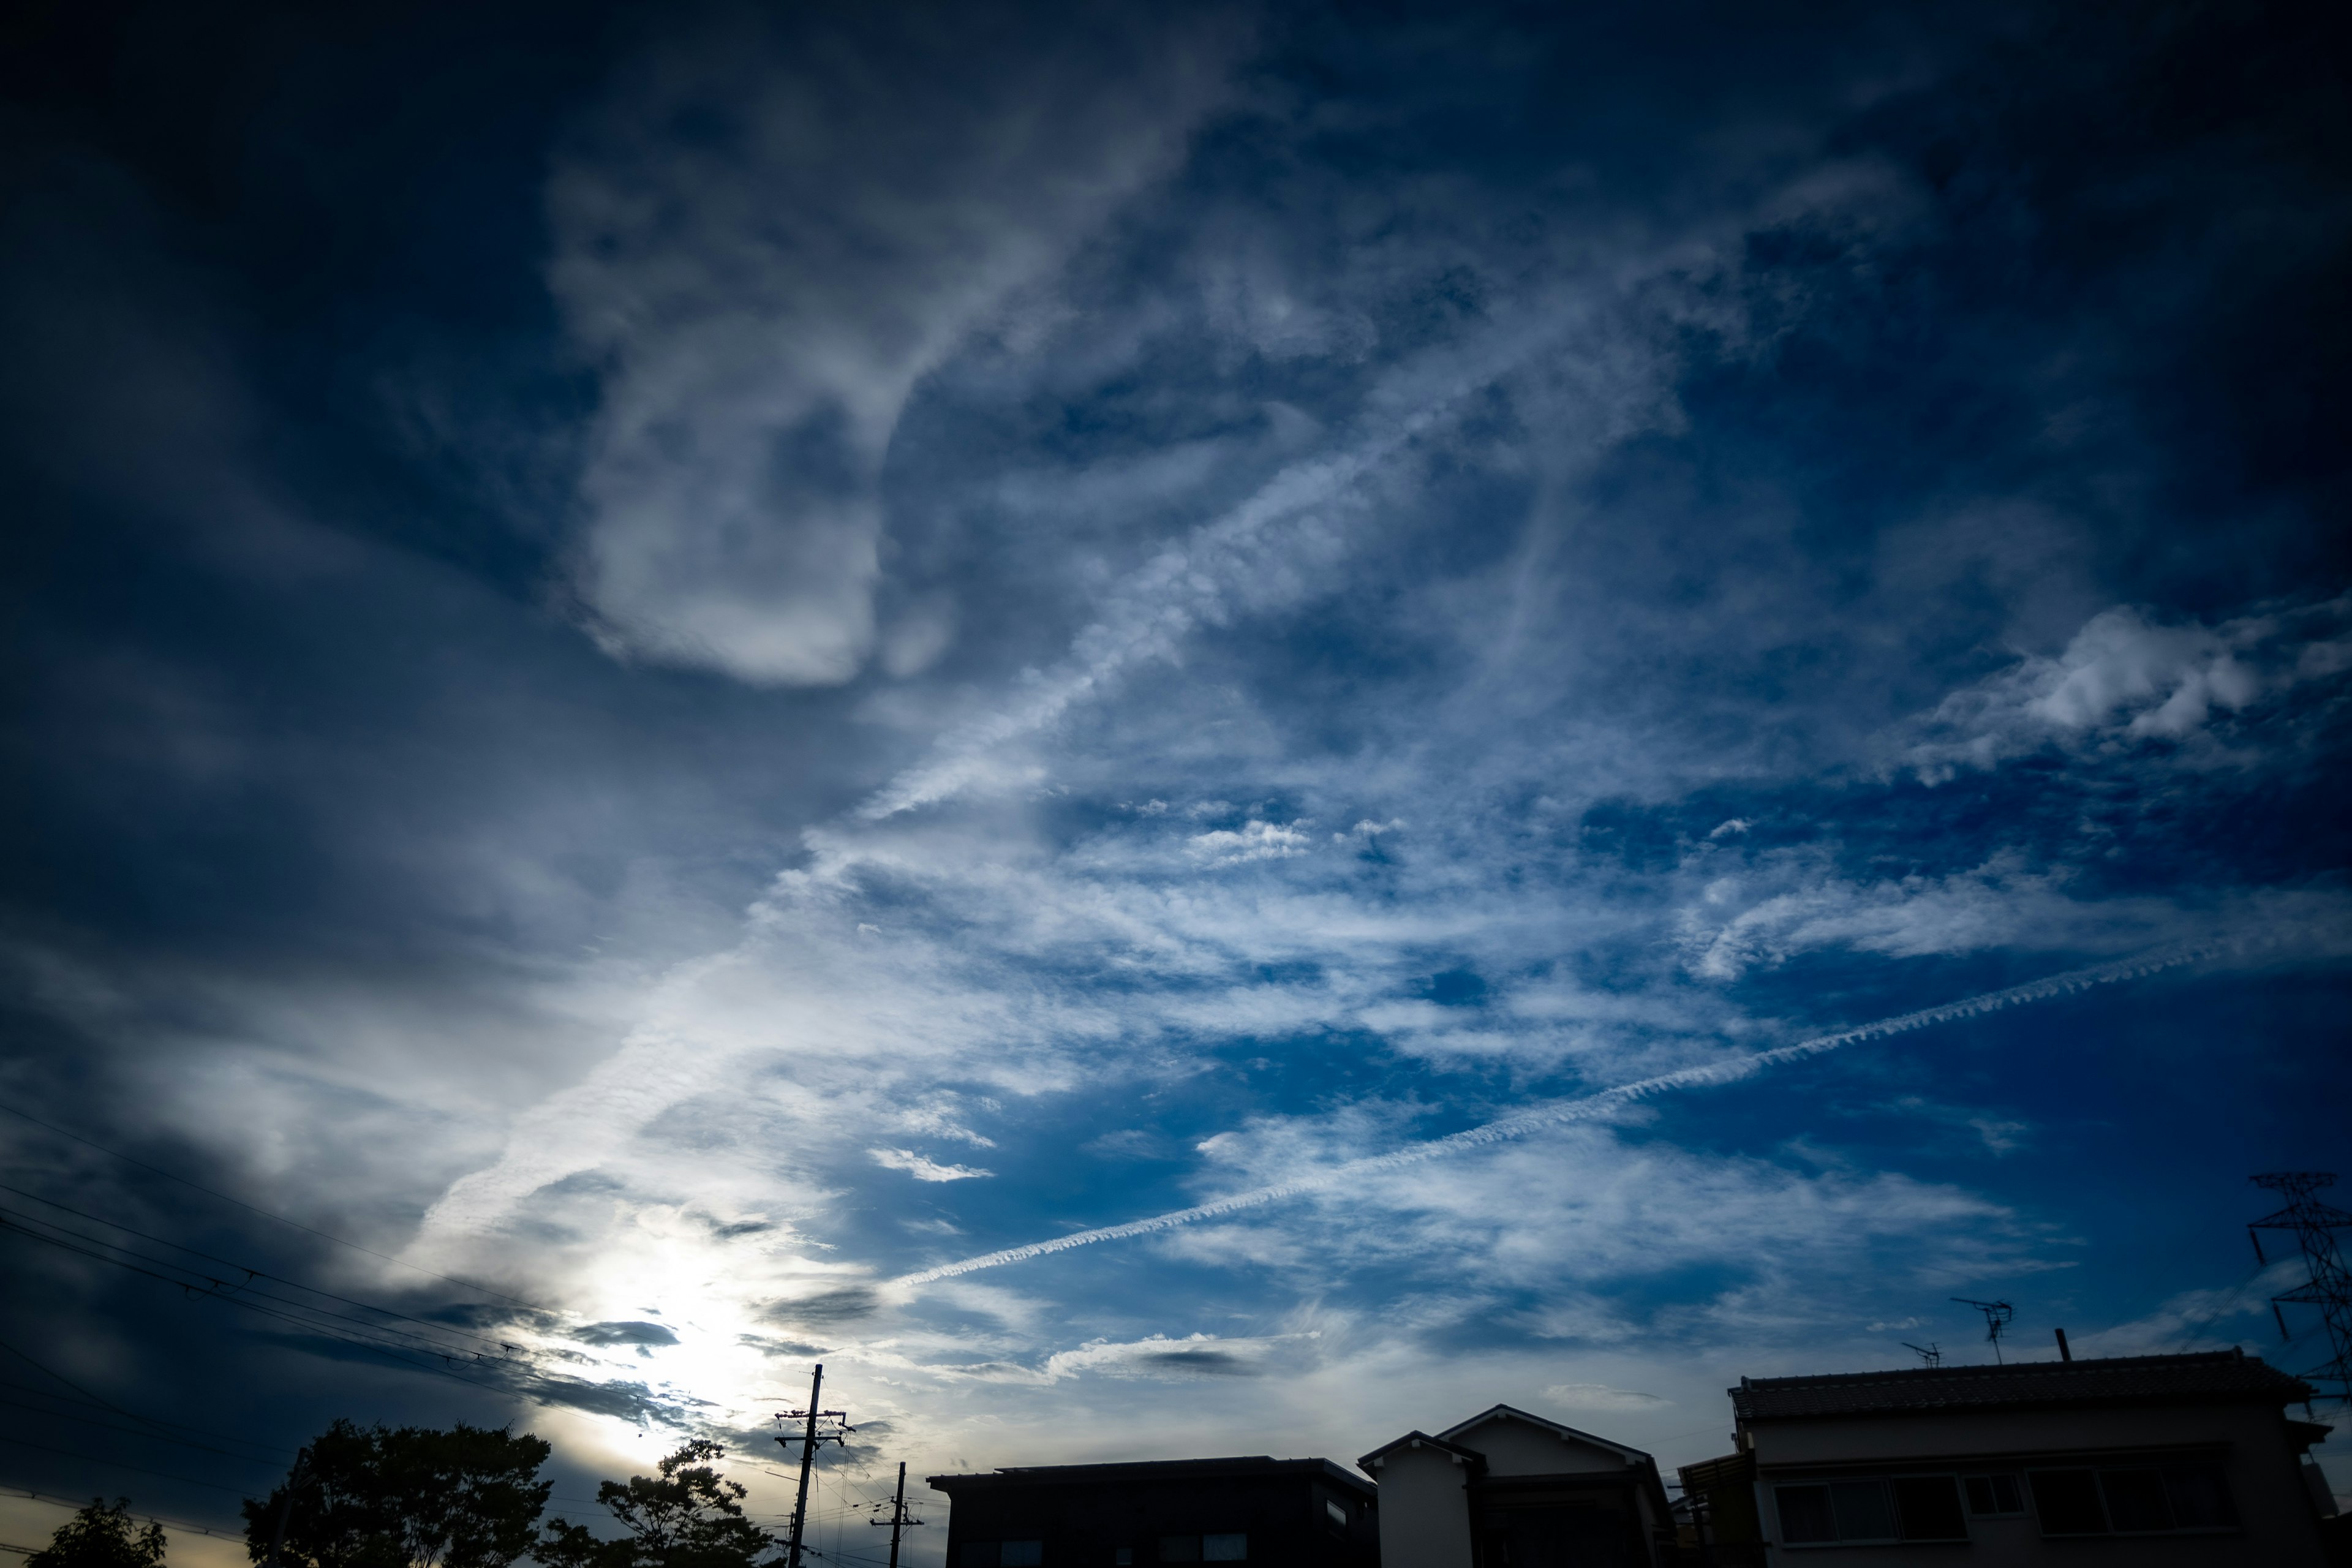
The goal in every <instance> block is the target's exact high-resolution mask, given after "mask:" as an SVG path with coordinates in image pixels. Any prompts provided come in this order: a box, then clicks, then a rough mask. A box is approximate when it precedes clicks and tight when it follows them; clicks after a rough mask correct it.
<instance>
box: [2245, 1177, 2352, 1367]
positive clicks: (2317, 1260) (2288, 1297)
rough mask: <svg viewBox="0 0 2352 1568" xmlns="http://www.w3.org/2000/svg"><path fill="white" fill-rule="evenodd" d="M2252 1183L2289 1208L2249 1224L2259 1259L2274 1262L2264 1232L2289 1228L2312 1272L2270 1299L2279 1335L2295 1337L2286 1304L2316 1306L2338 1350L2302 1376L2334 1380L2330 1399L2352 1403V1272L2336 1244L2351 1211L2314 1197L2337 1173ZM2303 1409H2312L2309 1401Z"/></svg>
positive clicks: (2261, 1179)
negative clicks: (2266, 1251) (2280, 1196)
mask: <svg viewBox="0 0 2352 1568" xmlns="http://www.w3.org/2000/svg"><path fill="white" fill-rule="evenodd" d="M2253 1183H2254V1185H2256V1186H2258V1187H2268V1188H2269V1189H2270V1190H2271V1191H2273V1192H2274V1193H2279V1194H2284V1196H2285V1198H2286V1207H2284V1208H2283V1209H2281V1210H2279V1211H2278V1212H2277V1213H2276V1214H2273V1215H2263V1217H2262V1218H2260V1219H2258V1220H2255V1221H2254V1222H2253V1223H2252V1224H2251V1225H2249V1226H2246V1235H2247V1237H2249V1238H2251V1239H2252V1242H2253V1244H2254V1257H2255V1258H2256V1259H2257V1260H2258V1261H2260V1262H2263V1263H2268V1262H2269V1261H2270V1259H2269V1258H2264V1257H2263V1237H2262V1233H2263V1231H2266V1230H2291V1231H2293V1232H2294V1237H2295V1240H2296V1241H2297V1242H2298V1243H2300V1244H2301V1246H2302V1247H2303V1261H2304V1267H2305V1268H2306V1269H2308V1270H2309V1272H2310V1276H2311V1277H2310V1278H2309V1279H2306V1280H2305V1281H2304V1282H2303V1283H2302V1284H2301V1285H2298V1286H2296V1287H2295V1288H2294V1289H2292V1290H2288V1291H2284V1292H2283V1293H2281V1294H2279V1295H2276V1296H2273V1297H2272V1298H2271V1314H2272V1316H2273V1317H2275V1318H2276V1319H2277V1320H2278V1326H2279V1337H2280V1338H2281V1339H2283V1340H2290V1341H2291V1340H2293V1339H2294V1335H2292V1334H2290V1333H2288V1332H2287V1330H2286V1311H2285V1308H2284V1305H2283V1303H2287V1302H2294V1303H2295V1304H2297V1305H2302V1306H2312V1307H2316V1308H2318V1309H2319V1315H2320V1320H2321V1327H2322V1328H2323V1329H2325V1330H2326V1334H2327V1348H2328V1349H2329V1350H2330V1351H2331V1352H2334V1354H2333V1355H2332V1356H2331V1357H2330V1358H2329V1359H2328V1360H2327V1361H2326V1363H2323V1364H2321V1365H2319V1366H2315V1367H2313V1368H2312V1369H2311V1370H2310V1371H2308V1372H2306V1373H2304V1374H2303V1375H2304V1376H2305V1378H2307V1379H2309V1380H2310V1381H2311V1382H2313V1383H2332V1384H2335V1385H2336V1392H2335V1393H2334V1394H2332V1395H2330V1396H2329V1397H2331V1398H2334V1399H2336V1400H2337V1401H2339V1402H2341V1403H2345V1404H2347V1405H2352V1272H2347V1270H2346V1268H2345V1267H2344V1254H2343V1252H2342V1251H2341V1250H2339V1249H2338V1248H2337V1247H2336V1232H2337V1231H2339V1230H2342V1229H2345V1228H2346V1227H2347V1226H2352V1214H2346V1213H2345V1212H2344V1211H2343V1210H2342V1209H2339V1208H2334V1207H2331V1206H2330V1205H2326V1204H2324V1203H2321V1202H2320V1201H2319V1199H2318V1198H2317V1197H2316V1196H2315V1195H2314V1194H2316V1193H2317V1192H2318V1191H2319V1189H2320V1188H2322V1187H2332V1186H2334V1185H2335V1184H2336V1173H2335V1172H2333V1171H2272V1172H2269V1173H2266V1174H2263V1175H2260V1176H2256V1177H2254V1178H2253ZM2305 1409H2306V1411H2307V1410H2308V1409H2309V1405H2308V1403H2306V1405H2305Z"/></svg>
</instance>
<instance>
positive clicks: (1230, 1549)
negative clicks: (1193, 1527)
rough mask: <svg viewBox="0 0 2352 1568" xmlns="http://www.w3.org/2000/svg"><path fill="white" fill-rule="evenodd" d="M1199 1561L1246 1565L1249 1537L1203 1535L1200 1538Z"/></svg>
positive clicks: (1240, 1535) (1239, 1535) (1237, 1534)
mask: <svg viewBox="0 0 2352 1568" xmlns="http://www.w3.org/2000/svg"><path fill="white" fill-rule="evenodd" d="M1201 1561H1202V1562H1203V1563H1246V1562H1248V1561H1249V1537H1248V1536H1246V1535H1243V1534H1240V1533H1238V1532H1237V1533H1235V1534H1232V1535H1204V1536H1202V1537H1201Z"/></svg>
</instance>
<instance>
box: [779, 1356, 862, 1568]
mask: <svg viewBox="0 0 2352 1568" xmlns="http://www.w3.org/2000/svg"><path fill="white" fill-rule="evenodd" d="M823 1393H824V1363H822V1362H820V1363H818V1364H817V1369H816V1376H815V1377H814V1378H813V1379H811V1380H810V1382H809V1402H808V1408H807V1409H806V1410H782V1411H778V1412H777V1413H776V1422H777V1424H778V1425H779V1426H781V1425H782V1424H783V1423H784V1422H787V1421H800V1422H804V1423H806V1425H805V1426H803V1428H802V1429H801V1430H800V1431H798V1432H789V1431H787V1432H782V1433H780V1434H778V1435H777V1437H776V1441H777V1442H778V1443H780V1444H782V1446H783V1447H787V1448H789V1447H792V1446H793V1444H794V1443H798V1444H799V1445H800V1446H801V1489H800V1494H799V1495H798V1496H797V1497H796V1498H795V1499H794V1500H793V1534H792V1544H791V1545H790V1546H789V1547H788V1548H787V1549H786V1551H785V1553H784V1568H801V1537H802V1535H803V1532H804V1531H806V1530H807V1528H808V1489H809V1468H810V1467H811V1466H813V1465H814V1464H815V1462H816V1450H817V1445H818V1444H820V1443H838V1444H840V1445H841V1446H842V1447H849V1435H850V1434H851V1433H852V1432H855V1431H856V1430H857V1428H856V1427H855V1426H851V1425H850V1424H849V1413H848V1412H847V1411H845V1410H820V1409H818V1408H817V1406H818V1405H820V1404H822V1403H823V1400H822V1399H821V1398H820V1397H819V1396H820V1395H821V1394H823Z"/></svg>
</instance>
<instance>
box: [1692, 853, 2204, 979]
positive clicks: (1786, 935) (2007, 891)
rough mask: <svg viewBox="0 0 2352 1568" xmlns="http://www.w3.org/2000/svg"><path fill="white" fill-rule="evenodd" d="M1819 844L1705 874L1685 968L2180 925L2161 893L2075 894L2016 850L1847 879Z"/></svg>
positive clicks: (2141, 932)
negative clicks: (1932, 871) (1940, 868)
mask: <svg viewBox="0 0 2352 1568" xmlns="http://www.w3.org/2000/svg"><path fill="white" fill-rule="evenodd" d="M1828 866H1829V858H1828V857H1827V856H1826V855H1824V854H1822V852H1820V851H1817V850H1810V849H1809V850H1790V851H1780V852H1776V853H1774V854H1772V855H1769V856H1765V857H1761V858H1759V859H1757V860H1756V861H1754V862H1752V863H1751V864H1749V865H1748V867H1746V868H1743V869H1741V870H1739V871H1737V872H1732V873H1727V874H1726V875H1724V876H1721V877H1717V878H1716V879H1713V880H1712V881H1710V882H1709V883H1708V884H1707V885H1706V887H1705V888H1704V889H1702V890H1701V891H1700V893H1699V896H1698V897H1696V899H1693V900H1690V901H1689V902H1687V903H1685V905H1684V907H1683V909H1682V910H1681V912H1680V915H1679V921H1680V923H1681V927H1682V942H1683V950H1684V952H1685V954H1686V955H1687V956H1686V962H1687V963H1689V965H1690V968H1691V972H1692V973H1695V974H1698V975H1700V976H1703V977H1705V978H1706V979H1709V980H1735V979H1737V978H1738V977H1739V976H1740V975H1741V974H1743V973H1747V972H1748V970H1750V969H1755V968H1759V967H1760V968H1770V967H1772V966H1774V965H1777V964H1780V963H1786V962H1787V961H1788V960H1789V959H1790V958H1792V957H1794V956H1796V955H1797V954H1799V953H1801V952H1811V951H1813V950H1816V949H1821V948H1832V947H1839V948H1847V949H1851V950H1853V951H1855V952H1876V953H1884V954H1885V955H1887V956H1889V957H1894V958H1917V957H1924V956H1927V955H1928V954H1932V953H1956V952H1979V951H1982V950H1983V949H1986V948H1990V947H2008V946H2029V947H2035V948H2041V949H2044V950H2051V949H2059V950H2066V951H2076V952H2124V951H2127V950H2130V949H2133V948H2138V947H2147V946H2150V945H2152V944H2153V943H2155V942H2158V941H2160V940H2163V939H2165V938H2168V937H2171V936H2174V935H2177V934H2178V933H2177V932H2176V931H2174V930H2172V929H2171V927H2172V926H2173V924H2174V922H2176V921H2177V920H2178V918H2179V917H2178V914H2177V912H2176V911H2175V910H2173V909H2172V907H2171V906H2170V905H2169V904H2168V903H2165V902H2162V901H2160V900H2113V899H2110V900H2095V901H2090V900H2075V899H2074V898H2072V897H2070V896H2069V895H2068V892H2067V884H2068V881H2069V877H2068V875H2067V874H2066V873H2065V872H2064V871H2063V870H2059V869H2053V870H2038V871H2037V870H2033V869H2032V868H2029V867H2028V865H2027V863H2026V861H2025V860H2024V858H2023V857H2022V856H2021V855H2019V854H2017V853H2016V852H2015V851H2011V850H2004V851H2001V852H2000V853H1999V854H1996V855H1995V856H1994V857H1993V858H1991V859H1990V860H1988V861H1986V862H1985V863H1984V864H1983V865H1981V866H1978V867H1975V868H1971V869H1969V870H1966V871H1958V872H1954V873H1952V874H1951V875H1949V876H1944V877H1927V876H1919V875H1916V874H1915V875H1911V876H1906V877H1900V878H1893V879H1886V880H1884V881H1877V882H1852V881H1848V880H1845V879H1843V878H1840V877H1837V876H1835V875H1833V874H1830V873H1829V871H1828Z"/></svg>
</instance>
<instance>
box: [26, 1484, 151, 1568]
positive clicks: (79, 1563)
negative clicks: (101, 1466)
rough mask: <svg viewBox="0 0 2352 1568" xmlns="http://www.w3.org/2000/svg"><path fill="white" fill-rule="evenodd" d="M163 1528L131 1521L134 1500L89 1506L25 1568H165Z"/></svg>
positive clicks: (97, 1502)
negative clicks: (134, 1524)
mask: <svg viewBox="0 0 2352 1568" xmlns="http://www.w3.org/2000/svg"><path fill="white" fill-rule="evenodd" d="M25 1568H163V1526H162V1525H160V1524H150V1525H148V1527H147V1528H146V1529H144V1530H140V1529H137V1528H135V1527H133V1525H132V1524H131V1500H130V1499H129V1498H126V1497H119V1498H116V1499H115V1500H114V1501H113V1502H112V1504H109V1503H108V1502H107V1501H106V1500H105V1499H104V1498H92V1499H90V1500H89V1507H88V1508H86V1509H83V1510H81V1511H80V1512H79V1513H77V1514H75V1515H74V1516H73V1517H72V1518H71V1519H69V1520H68V1521H65V1522H64V1523H63V1524H61V1525H59V1526H58V1532H57V1533H56V1534H55V1535H52V1536H50V1537H49V1543H48V1544H47V1546H45V1547H43V1548H42V1549H41V1550H40V1551H38V1552H33V1553H32V1554H31V1555H29V1556H27V1557H26V1559H25Z"/></svg>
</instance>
